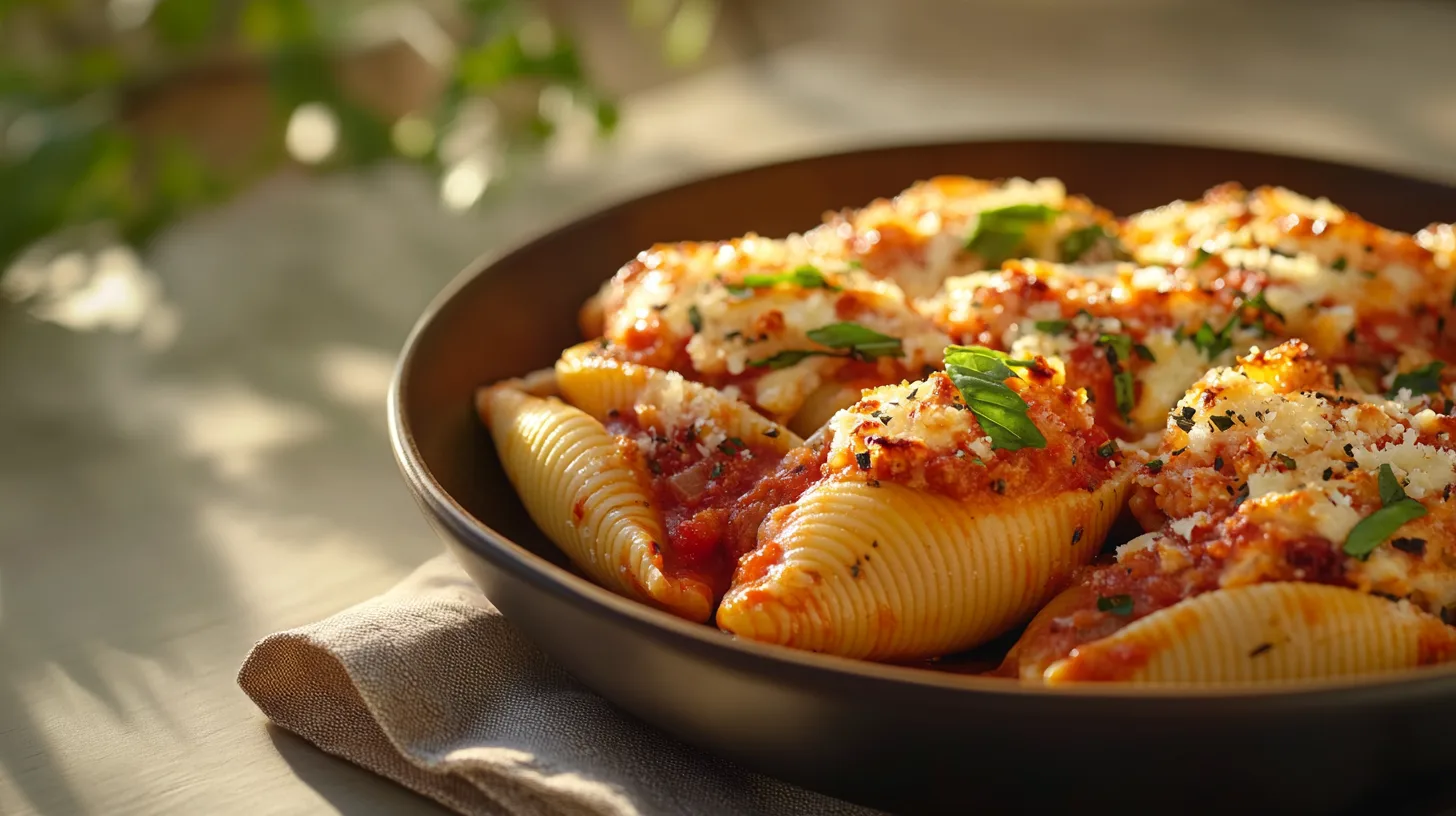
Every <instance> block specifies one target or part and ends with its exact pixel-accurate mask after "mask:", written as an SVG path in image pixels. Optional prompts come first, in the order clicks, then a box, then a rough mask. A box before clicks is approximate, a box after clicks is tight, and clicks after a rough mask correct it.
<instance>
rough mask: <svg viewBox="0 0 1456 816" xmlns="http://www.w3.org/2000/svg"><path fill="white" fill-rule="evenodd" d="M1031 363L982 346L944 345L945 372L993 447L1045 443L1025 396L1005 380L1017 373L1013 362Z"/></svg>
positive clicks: (1016, 447) (1018, 364)
mask: <svg viewBox="0 0 1456 816" xmlns="http://www.w3.org/2000/svg"><path fill="white" fill-rule="evenodd" d="M1030 365H1032V363H1031V361H1028V360H1013V359H1011V358H1010V357H1009V356H1007V355H1005V354H1002V353H1001V352H999V351H992V350H991V349H988V348H982V347H980V346H946V348H945V373H946V375H947V376H949V377H950V381H951V382H952V383H954V384H955V387H956V388H957V389H958V390H959V391H960V393H961V397H962V398H963V399H964V400H965V401H966V407H967V408H968V409H969V410H970V412H971V413H972V414H974V415H975V417H976V421H977V422H979V423H980V425H981V429H982V430H983V431H985V432H986V436H989V437H990V438H991V447H992V448H993V449H996V448H999V449H1001V450H1020V449H1021V448H1045V447H1046V437H1044V436H1042V433H1041V431H1040V430H1038V429H1037V427H1036V424H1035V423H1034V422H1032V421H1031V418H1030V417H1028V416H1027V407H1028V406H1027V404H1026V400H1024V399H1022V398H1021V395H1020V394H1018V393H1016V392H1015V391H1013V390H1011V388H1010V387H1008V386H1007V385H1006V380H1008V379H1010V378H1012V377H1015V376H1016V373H1015V372H1014V371H1012V370H1011V367H1012V366H1016V367H1019V368H1025V367H1027V366H1030Z"/></svg>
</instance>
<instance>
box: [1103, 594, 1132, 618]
mask: <svg viewBox="0 0 1456 816" xmlns="http://www.w3.org/2000/svg"><path fill="white" fill-rule="evenodd" d="M1097 611H1098V612H1110V613H1112V614H1114V615H1122V616H1123V617H1126V616H1128V615H1131V614H1132V596H1131V595H1112V596H1099V597H1098V598H1097Z"/></svg>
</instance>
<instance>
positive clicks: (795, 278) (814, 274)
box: [727, 264, 839, 294]
mask: <svg viewBox="0 0 1456 816" xmlns="http://www.w3.org/2000/svg"><path fill="white" fill-rule="evenodd" d="M781 283H791V284H793V285H795V286H799V287H802V288H804V289H829V290H831V291H835V292H837V291H839V287H837V286H834V285H832V284H830V283H829V281H827V280H825V278H824V273H823V272H820V271H819V267H817V266H813V265H811V264H804V265H803V266H800V267H797V268H795V269H793V270H791V271H788V272H783V273H781V274H778V275H744V276H743V280H742V282H740V283H730V284H727V286H728V291H730V292H733V293H734V294H742V293H744V292H747V291H748V290H750V289H767V288H769V287H771V286H777V285H779V284H781Z"/></svg>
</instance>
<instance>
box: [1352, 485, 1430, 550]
mask: <svg viewBox="0 0 1456 816" xmlns="http://www.w3.org/2000/svg"><path fill="white" fill-rule="evenodd" d="M1425 514H1426V508H1425V506H1424V505H1422V504H1421V503H1420V502H1418V501H1416V500H1415V499H1401V500H1400V501H1398V502H1395V503H1394V504H1387V505H1386V506H1384V507H1382V508H1380V509H1379V510H1376V511H1375V512H1374V513H1371V514H1370V515H1368V516H1366V517H1365V518H1362V519H1360V522H1359V523H1358V524H1356V525H1355V526H1354V527H1353V528H1351V529H1350V535H1349V536H1347V537H1346V538H1345V554H1346V555H1352V556H1354V557H1356V558H1359V559H1360V560H1361V561H1364V560H1365V559H1366V558H1369V557H1370V553H1372V552H1374V551H1375V548H1376V547H1379V546H1380V544H1381V542H1383V541H1385V540H1386V539H1387V538H1390V537H1391V536H1392V535H1394V534H1395V531H1396V530H1399V529H1400V528H1401V527H1402V526H1404V525H1405V523H1406V522H1408V521H1414V520H1415V519H1418V518H1420V517H1421V516H1424V515H1425Z"/></svg>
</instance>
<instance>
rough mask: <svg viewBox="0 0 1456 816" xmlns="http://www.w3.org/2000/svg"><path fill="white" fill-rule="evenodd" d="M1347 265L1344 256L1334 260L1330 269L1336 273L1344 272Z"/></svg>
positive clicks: (1347, 262)
mask: <svg viewBox="0 0 1456 816" xmlns="http://www.w3.org/2000/svg"><path fill="white" fill-rule="evenodd" d="M1349 265H1350V262H1349V261H1348V260H1346V259H1345V256H1344V255H1341V256H1340V257H1338V258H1336V259H1335V262H1334V263H1332V264H1330V268H1331V269H1333V270H1335V271H1336V272H1344V271H1345V268H1346V267H1347V266H1349Z"/></svg>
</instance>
